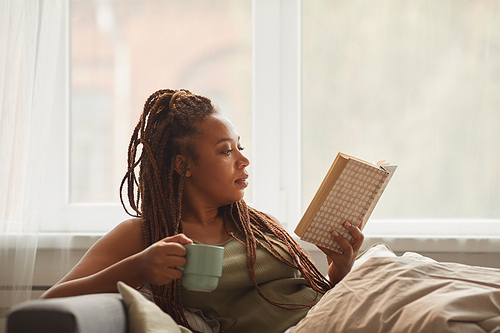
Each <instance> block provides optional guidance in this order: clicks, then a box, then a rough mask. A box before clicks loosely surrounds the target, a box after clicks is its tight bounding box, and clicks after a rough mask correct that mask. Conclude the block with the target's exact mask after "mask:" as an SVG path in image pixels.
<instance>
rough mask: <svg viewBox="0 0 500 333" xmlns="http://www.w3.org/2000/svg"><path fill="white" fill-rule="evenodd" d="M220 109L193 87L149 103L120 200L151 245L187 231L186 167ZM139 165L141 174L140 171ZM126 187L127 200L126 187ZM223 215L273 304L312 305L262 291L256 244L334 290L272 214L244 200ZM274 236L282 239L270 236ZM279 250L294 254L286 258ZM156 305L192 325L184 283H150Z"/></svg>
mask: <svg viewBox="0 0 500 333" xmlns="http://www.w3.org/2000/svg"><path fill="white" fill-rule="evenodd" d="M214 113H218V110H217V109H216V108H215V107H214V106H213V104H212V102H211V101H210V99H208V98H206V97H204V96H200V95H195V94H192V93H191V92H190V91H188V90H184V89H182V90H170V89H165V90H159V91H157V92H155V93H154V94H152V95H151V96H150V97H149V98H148V99H147V101H146V103H145V105H144V110H143V112H142V114H141V117H140V120H139V123H138V124H137V126H136V127H135V129H134V132H133V134H132V138H131V140H130V144H129V148H128V170H127V172H126V174H125V177H124V178H123V180H122V182H121V185H120V199H121V202H122V205H123V207H124V209H125V211H126V212H127V213H128V214H129V215H131V216H134V217H140V218H142V224H143V226H142V228H143V234H144V242H145V244H146V246H150V245H151V244H153V243H155V242H157V241H159V240H161V239H163V238H165V237H168V236H173V235H176V234H179V233H182V232H183V227H182V218H181V211H182V195H183V187H184V179H185V175H186V171H187V167H188V165H189V162H190V161H191V160H193V161H196V159H197V157H198V155H197V152H196V149H195V147H196V145H195V143H196V140H195V139H196V138H197V136H198V135H199V134H200V133H199V131H198V129H197V126H198V124H200V122H202V121H203V120H204V119H205V118H206V117H208V116H210V115H212V114H214ZM179 154H181V155H184V156H186V161H185V163H184V166H183V169H182V171H181V173H180V174H179V173H178V172H176V171H175V169H174V160H175V158H176V156H177V155H179ZM137 167H139V169H140V170H139V177H137V175H136V169H137ZM125 185H126V187H127V197H128V204H129V205H130V207H131V209H132V210H133V211H134V212H135V213H131V212H130V211H129V210H128V209H127V207H126V205H125V202H124V199H123V190H124V187H125ZM220 211H221V212H222V214H224V217H225V218H227V219H230V220H232V221H233V222H234V224H235V225H236V227H237V229H238V231H239V232H240V233H241V234H242V235H243V237H244V241H242V240H240V239H238V238H236V237H235V236H234V234H233V233H230V235H231V236H232V237H233V238H234V239H235V240H237V241H239V242H240V243H242V244H243V245H245V247H246V251H247V269H248V272H249V274H250V277H251V279H252V281H253V284H254V286H255V288H256V290H257V291H258V293H259V295H260V296H261V297H262V298H263V299H265V300H266V301H268V302H269V303H271V304H273V305H275V306H278V307H283V308H288V309H298V308H304V307H311V306H312V305H313V303H314V302H315V301H314V300H313V301H312V302H311V304H303V305H302V304H285V303H278V302H274V301H273V300H271V299H269V298H268V297H266V295H264V294H263V293H262V291H261V290H260V288H259V286H258V284H257V282H256V278H255V267H256V263H257V255H256V249H257V246H261V247H263V248H265V249H266V250H267V251H268V252H269V253H271V254H272V255H273V256H274V257H275V258H276V259H277V260H280V261H281V262H283V263H284V264H286V265H288V266H290V267H293V268H295V269H297V270H299V271H300V272H301V273H302V276H303V277H304V278H305V279H306V281H307V283H308V284H309V285H310V286H311V288H313V289H314V290H315V291H317V292H320V293H325V292H326V291H328V290H329V289H331V288H332V285H331V284H330V282H329V281H328V280H327V279H326V278H325V277H324V276H323V275H322V274H321V273H320V272H319V271H318V269H317V268H316V267H315V266H314V264H313V263H312V261H311V260H310V258H309V256H308V255H307V254H306V253H304V250H303V249H302V248H301V247H300V246H299V245H298V244H297V242H296V241H295V240H294V239H293V238H292V237H291V236H290V235H289V234H288V233H287V232H286V231H285V230H284V229H283V228H282V227H281V225H280V224H279V223H277V222H275V221H274V220H273V219H272V218H271V217H270V216H268V215H266V214H264V213H262V212H260V211H258V210H256V209H253V208H251V207H249V206H247V205H246V203H245V201H244V200H241V201H238V202H234V203H232V204H229V205H227V206H224V207H220ZM266 234H271V235H274V236H275V237H276V238H277V239H278V240H279V241H276V240H275V239H272V238H271V237H268V236H266ZM278 248H279V249H282V250H284V251H286V252H287V253H288V254H289V255H290V256H291V258H292V260H289V259H287V258H285V257H284V256H282V255H281V254H280V252H279V251H278ZM151 288H152V293H153V296H154V298H155V302H156V303H157V305H158V306H159V307H160V308H161V309H162V310H163V311H165V312H166V313H168V314H169V315H170V316H171V317H172V318H173V319H174V320H175V321H176V322H177V323H178V324H180V325H183V326H186V327H189V325H188V323H187V320H186V317H185V316H184V311H183V309H182V297H181V282H180V280H179V279H177V280H174V281H172V283H170V284H168V285H161V286H158V285H151Z"/></svg>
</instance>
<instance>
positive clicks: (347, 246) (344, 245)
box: [332, 230, 353, 256]
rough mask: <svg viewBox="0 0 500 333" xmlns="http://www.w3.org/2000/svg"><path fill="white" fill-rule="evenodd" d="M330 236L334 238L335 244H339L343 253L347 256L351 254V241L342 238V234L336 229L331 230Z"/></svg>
mask: <svg viewBox="0 0 500 333" xmlns="http://www.w3.org/2000/svg"><path fill="white" fill-rule="evenodd" d="M332 237H333V239H335V241H336V242H337V244H339V246H340V247H341V248H342V250H343V252H344V253H343V254H345V255H348V256H352V254H353V248H352V246H351V243H349V241H348V240H347V239H346V238H344V236H342V235H341V234H339V233H338V232H337V231H336V230H333V231H332Z"/></svg>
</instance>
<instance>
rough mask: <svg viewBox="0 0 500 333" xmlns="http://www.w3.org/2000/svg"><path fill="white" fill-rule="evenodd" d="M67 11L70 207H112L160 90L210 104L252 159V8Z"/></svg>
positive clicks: (80, 6) (145, 2)
mask: <svg viewBox="0 0 500 333" xmlns="http://www.w3.org/2000/svg"><path fill="white" fill-rule="evenodd" d="M71 5H72V8H71V25H72V31H71V41H72V43H71V53H72V54H71V90H72V92H71V99H72V102H71V163H70V165H71V166H70V170H71V191H70V193H71V201H72V202H113V201H118V200H119V199H118V189H119V183H120V181H121V179H122V177H123V175H124V173H125V170H126V157H127V147H128V143H129V140H130V136H131V134H132V130H133V128H134V126H135V125H136V123H137V121H138V119H139V115H140V113H141V111H142V107H143V105H144V102H145V101H146V99H147V98H148V97H149V95H150V94H151V93H153V92H154V91H156V90H158V89H164V88H173V89H179V88H185V89H189V90H191V91H192V92H193V93H197V94H203V95H206V96H208V97H210V98H211V99H212V100H213V101H214V102H215V103H216V104H217V105H219V107H220V108H221V109H222V112H223V113H224V114H225V115H226V116H228V117H229V118H230V119H231V120H232V122H233V123H234V125H235V126H236V129H237V130H238V131H239V133H240V135H241V137H242V144H243V145H244V146H245V149H246V150H245V152H246V153H247V154H251V151H252V147H251V142H252V140H251V139H252V138H251V133H252V128H251V125H250V124H251V71H252V65H251V64H252V59H251V52H252V51H251V43H252V28H251V12H252V9H251V1H250V0H238V1H233V0H231V1H230V0H227V1H216V0H211V1H207V0H176V1H174V0H169V1H163V0H156V1H155V0H126V1H124V0H113V1H112V0H109V1H90V0H73V1H72V2H71ZM250 171H251V170H250ZM246 199H247V200H249V201H250V200H251V193H250V192H248V191H247V194H246Z"/></svg>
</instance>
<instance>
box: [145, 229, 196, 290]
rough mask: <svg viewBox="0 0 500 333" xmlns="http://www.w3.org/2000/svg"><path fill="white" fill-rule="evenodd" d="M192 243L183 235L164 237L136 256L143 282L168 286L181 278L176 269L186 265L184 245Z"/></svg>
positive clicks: (180, 273)
mask: <svg viewBox="0 0 500 333" xmlns="http://www.w3.org/2000/svg"><path fill="white" fill-rule="evenodd" d="M192 243H193V241H192V240H191V239H189V238H188V237H186V235H184V234H178V235H175V236H170V237H165V238H164V239H162V240H160V241H158V242H156V243H154V244H152V245H151V246H149V247H147V248H146V249H144V250H143V251H141V252H139V253H138V254H137V257H138V258H137V259H139V262H140V265H139V266H140V267H138V269H140V271H141V272H142V274H143V280H144V281H147V282H150V283H152V284H156V285H165V284H169V283H170V282H172V281H173V280H175V279H179V278H181V276H182V271H181V270H179V269H177V268H176V267H180V266H185V265H186V258H185V255H186V249H185V248H184V246H183V245H184V244H192Z"/></svg>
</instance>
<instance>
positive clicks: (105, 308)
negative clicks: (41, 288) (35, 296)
mask: <svg viewBox="0 0 500 333" xmlns="http://www.w3.org/2000/svg"><path fill="white" fill-rule="evenodd" d="M25 332H33V333H46V332H61V333H95V332H100V333H127V309H126V307H125V304H124V303H123V300H122V298H121V296H120V294H92V295H83V296H74V297H64V298H54V299H44V300H31V301H26V302H23V303H21V304H18V305H16V306H14V307H12V309H11V310H10V312H9V314H8V317H7V333H25Z"/></svg>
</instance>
